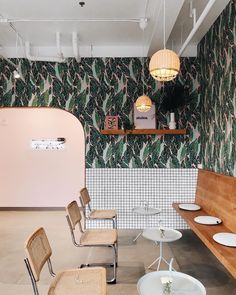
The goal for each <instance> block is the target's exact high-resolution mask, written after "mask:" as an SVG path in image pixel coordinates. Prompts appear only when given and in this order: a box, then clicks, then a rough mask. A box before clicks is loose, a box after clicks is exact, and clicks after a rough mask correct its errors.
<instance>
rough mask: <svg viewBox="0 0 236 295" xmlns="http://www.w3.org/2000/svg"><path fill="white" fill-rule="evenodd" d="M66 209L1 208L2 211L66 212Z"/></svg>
mask: <svg viewBox="0 0 236 295" xmlns="http://www.w3.org/2000/svg"><path fill="white" fill-rule="evenodd" d="M64 210H65V207H0V211H64Z"/></svg>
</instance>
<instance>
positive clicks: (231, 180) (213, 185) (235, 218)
mask: <svg viewBox="0 0 236 295" xmlns="http://www.w3.org/2000/svg"><path fill="white" fill-rule="evenodd" d="M195 202H196V204H199V205H200V206H201V207H202V209H204V210H205V211H206V212H207V213H208V214H209V215H213V216H216V217H219V218H220V219H221V220H222V221H223V223H224V225H225V226H226V227H227V228H228V229H230V230H231V231H232V232H235V233H236V178H235V177H233V176H226V175H223V174H219V173H215V172H211V171H207V170H202V169H199V171H198V180H197V190H196V199H195Z"/></svg>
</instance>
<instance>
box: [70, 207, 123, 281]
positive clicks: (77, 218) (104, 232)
mask: <svg viewBox="0 0 236 295" xmlns="http://www.w3.org/2000/svg"><path fill="white" fill-rule="evenodd" d="M66 210H67V213H68V215H67V216H66V218H67V222H68V225H69V228H70V232H71V237H72V241H73V244H74V245H75V246H76V247H109V248H112V250H113V261H112V263H99V264H98V263H96V264H95V263H92V264H86V265H81V267H83V266H94V265H100V266H101V265H104V266H105V265H106V266H108V267H113V277H112V279H111V280H109V281H107V282H108V283H114V284H115V283H116V268H117V257H118V246H117V230H116V229H85V230H83V228H82V224H81V219H82V216H81V213H80V208H79V206H78V204H77V202H76V201H73V202H71V203H70V204H69V205H68V206H67V207H66ZM76 227H78V228H79V231H80V237H79V241H78V242H77V241H76V238H75V228H76Z"/></svg>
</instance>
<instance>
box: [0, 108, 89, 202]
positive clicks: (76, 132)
mask: <svg viewBox="0 0 236 295" xmlns="http://www.w3.org/2000/svg"><path fill="white" fill-rule="evenodd" d="M0 137H1V139H0V207H64V206H65V205H66V204H67V203H68V202H70V201H71V200H74V199H76V198H78V193H79V190H80V189H81V188H82V187H83V186H84V185H85V138H84V131H83V127H82V125H81V123H80V122H79V121H78V119H77V118H76V117H75V116H73V115H72V114H70V113H68V112H66V111H63V110H60V109H55V108H3V109H0ZM59 137H62V138H65V140H66V142H65V146H64V149H62V150H34V149H32V147H31V141H32V139H41V138H47V139H51V138H52V139H54V138H59Z"/></svg>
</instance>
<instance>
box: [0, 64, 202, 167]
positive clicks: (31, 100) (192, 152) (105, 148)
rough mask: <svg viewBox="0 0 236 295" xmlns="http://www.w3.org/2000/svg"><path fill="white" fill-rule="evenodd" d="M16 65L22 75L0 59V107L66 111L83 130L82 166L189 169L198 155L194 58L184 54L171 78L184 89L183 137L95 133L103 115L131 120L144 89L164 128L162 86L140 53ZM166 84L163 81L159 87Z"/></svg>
mask: <svg viewBox="0 0 236 295" xmlns="http://www.w3.org/2000/svg"><path fill="white" fill-rule="evenodd" d="M13 61H14V62H15V63H16V64H19V71H20V72H21V75H22V77H23V79H19V80H15V79H14V78H13V69H12V67H11V65H9V64H8V63H7V62H5V61H4V60H1V62H0V75H1V76H0V106H1V107H4V106H5V107H6V106H8V107H23V106H34V107H45V106H49V107H56V108H62V109H65V110H68V111H69V112H71V113H72V114H74V115H75V116H76V117H77V118H78V119H79V120H80V121H81V123H82V124H83V126H84V130H85V134H86V167H87V168H103V167H106V168H157V167H160V168H180V167H181V168H191V167H196V166H197V164H198V163H199V157H200V142H199V123H200V113H199V95H198V88H199V85H198V79H197V73H198V72H199V69H198V63H197V59H196V58H184V59H183V60H182V63H181V74H180V75H179V76H178V79H176V81H175V82H172V84H173V83H177V84H181V85H184V88H185V89H187V91H188V97H189V102H188V104H187V105H184V106H182V107H180V108H179V109H178V110H175V114H176V122H177V128H186V129H187V132H188V135H187V136H183V135H182V136H170V135H166V136H153V135H139V136H134V135H128V136H106V135H101V134H100V131H99V130H100V129H103V128H104V122H105V116H106V115H118V116H119V128H123V127H124V126H125V125H127V124H128V125H129V124H131V123H133V122H132V120H133V119H132V109H133V104H134V102H135V100H136V99H137V98H138V96H139V95H141V94H142V93H143V85H144V89H145V93H146V94H148V95H149V96H150V98H151V99H152V100H153V101H154V102H155V103H156V108H157V126H158V128H167V127H168V122H169V112H163V111H162V110H161V102H162V92H163V85H161V84H160V83H157V81H155V80H154V79H153V78H152V77H151V76H150V74H149V72H148V62H149V61H148V59H145V66H144V73H143V71H142V68H143V67H142V59H140V58H84V59H82V61H81V63H77V62H76V61H75V59H70V60H68V62H67V63H64V64H60V63H49V62H48V63H46V62H29V61H28V60H26V59H19V60H16V59H15V60H13ZM165 87H166V86H165Z"/></svg>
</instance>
